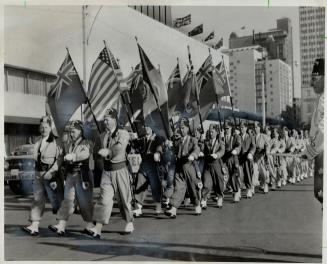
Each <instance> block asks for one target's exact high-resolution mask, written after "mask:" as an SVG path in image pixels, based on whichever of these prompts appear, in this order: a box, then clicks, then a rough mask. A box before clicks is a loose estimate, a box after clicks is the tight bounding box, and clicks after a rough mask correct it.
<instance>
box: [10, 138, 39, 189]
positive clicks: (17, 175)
mask: <svg viewBox="0 0 327 264" xmlns="http://www.w3.org/2000/svg"><path fill="white" fill-rule="evenodd" d="M33 148H34V145H33V144H26V145H21V146H19V147H17V148H16V149H15V150H14V151H13V152H12V153H11V154H10V156H8V157H6V158H5V163H4V169H5V172H4V181H5V183H7V184H8V185H9V187H10V190H11V191H12V192H14V193H15V194H31V193H32V192H33V179H34V176H35V170H34V168H35V160H34V158H33Z"/></svg>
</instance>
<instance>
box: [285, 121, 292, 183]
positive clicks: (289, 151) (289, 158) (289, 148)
mask: <svg viewBox="0 0 327 264" xmlns="http://www.w3.org/2000/svg"><path fill="white" fill-rule="evenodd" d="M283 131H284V140H285V144H286V148H285V153H287V154H289V156H287V157H286V158H285V160H286V168H287V173H288V181H289V182H290V183H292V184H295V166H294V158H293V157H292V155H293V153H294V151H295V142H294V138H293V137H291V136H290V133H289V131H288V129H287V128H286V127H284V128H283Z"/></svg>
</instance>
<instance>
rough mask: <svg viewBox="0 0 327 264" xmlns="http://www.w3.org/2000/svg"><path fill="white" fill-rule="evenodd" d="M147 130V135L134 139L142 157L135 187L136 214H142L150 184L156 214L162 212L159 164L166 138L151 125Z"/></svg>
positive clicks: (134, 211) (134, 212)
mask: <svg viewBox="0 0 327 264" xmlns="http://www.w3.org/2000/svg"><path fill="white" fill-rule="evenodd" d="M145 131H146V136H145V137H142V138H140V139H135V140H133V145H134V147H135V148H136V149H137V150H138V152H139V153H140V154H141V157H142V163H141V166H140V170H139V173H138V175H137V181H136V188H135V199H136V205H135V210H133V214H134V215H135V216H140V215H142V207H143V201H144V199H145V196H146V194H147V190H148V186H149V185H150V186H151V192H152V198H153V201H154V202H155V205H156V209H155V210H156V214H160V213H161V198H162V185H161V180H160V178H159V173H158V166H159V162H160V161H161V156H162V153H163V143H164V140H163V138H162V137H159V136H157V135H156V134H155V133H154V132H153V131H152V129H151V128H150V127H146V128H145Z"/></svg>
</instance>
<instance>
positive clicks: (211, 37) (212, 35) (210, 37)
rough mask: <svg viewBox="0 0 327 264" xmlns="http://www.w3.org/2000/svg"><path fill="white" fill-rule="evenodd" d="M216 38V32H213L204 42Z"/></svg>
mask: <svg viewBox="0 0 327 264" xmlns="http://www.w3.org/2000/svg"><path fill="white" fill-rule="evenodd" d="M214 37H215V31H212V32H211V33H210V34H209V35H208V36H207V37H206V38H205V39H204V42H207V41H208V40H210V39H213V38H214Z"/></svg>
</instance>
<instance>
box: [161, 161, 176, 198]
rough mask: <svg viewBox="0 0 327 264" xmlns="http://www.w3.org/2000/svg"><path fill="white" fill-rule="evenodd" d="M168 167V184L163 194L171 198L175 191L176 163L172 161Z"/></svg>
mask: <svg viewBox="0 0 327 264" xmlns="http://www.w3.org/2000/svg"><path fill="white" fill-rule="evenodd" d="M166 168H167V176H166V181H167V185H166V187H165V191H164V193H163V195H164V197H166V198H171V196H172V195H173V193H174V179H175V168H176V163H175V162H170V163H168V164H167V165H166Z"/></svg>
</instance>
